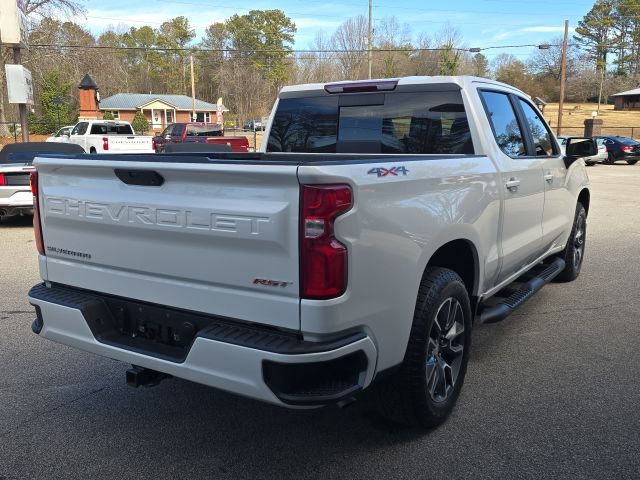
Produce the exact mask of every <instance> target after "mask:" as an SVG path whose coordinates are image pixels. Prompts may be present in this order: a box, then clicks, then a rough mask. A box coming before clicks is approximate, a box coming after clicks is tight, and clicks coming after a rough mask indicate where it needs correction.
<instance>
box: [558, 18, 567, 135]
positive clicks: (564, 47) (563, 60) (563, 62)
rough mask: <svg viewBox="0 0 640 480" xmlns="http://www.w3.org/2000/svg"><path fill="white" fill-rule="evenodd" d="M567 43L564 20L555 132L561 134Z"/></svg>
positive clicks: (565, 22)
mask: <svg viewBox="0 0 640 480" xmlns="http://www.w3.org/2000/svg"><path fill="white" fill-rule="evenodd" d="M568 43H569V20H565V21H564V42H563V43H562V64H561V67H560V101H559V103H558V127H557V129H556V134H557V135H561V134H562V107H564V87H565V83H566V81H567V47H568Z"/></svg>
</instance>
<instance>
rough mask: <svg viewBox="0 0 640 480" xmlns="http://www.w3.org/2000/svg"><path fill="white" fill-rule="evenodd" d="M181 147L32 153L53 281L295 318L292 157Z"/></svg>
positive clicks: (208, 309)
mask: <svg viewBox="0 0 640 480" xmlns="http://www.w3.org/2000/svg"><path fill="white" fill-rule="evenodd" d="M156 158H158V157H156ZM189 158H190V161H192V162H196V163H180V162H179V159H175V158H174V160H175V161H174V162H172V163H169V162H167V163H164V162H149V163H147V162H130V161H126V162H125V161H114V160H107V159H100V160H80V159H74V160H61V159H54V158H48V159H37V160H36V162H35V164H36V165H37V168H38V171H39V177H40V179H39V184H40V196H41V200H40V201H41V202H42V203H41V205H43V207H42V208H41V210H42V211H43V212H44V213H43V215H42V222H43V236H44V245H45V250H46V252H47V256H46V262H47V273H48V279H49V281H52V282H58V283H61V284H65V285H71V286H75V287H79V288H83V289H87V290H93V291H98V292H104V293H108V294H112V295H118V296H121V297H126V298H132V299H137V300H142V301H148V302H152V303H156V304H160V305H168V306H172V307H177V308H181V309H186V310H191V311H196V312H203V313H207V314H215V315H219V316H223V317H228V318H233V319H238V320H246V321H251V322H258V323H264V324H268V325H272V326H276V327H283V328H288V329H298V328H299V297H298V294H299V289H298V275H299V274H298V203H299V200H298V198H299V187H298V180H297V176H296V172H297V167H296V166H295V165H273V164H261V165H247V164H238V163H237V162H235V163H234V164H215V163H212V162H211V161H210V160H209V159H204V158H202V159H200V163H197V162H198V159H197V158H194V157H189ZM150 172H153V173H150ZM119 176H120V178H119ZM121 178H124V180H126V181H123V180H122V179H121ZM153 178H155V179H156V180H158V179H159V178H161V179H162V182H161V183H162V184H161V185H158V183H160V182H159V181H155V182H150V183H155V185H137V184H136V183H143V184H144V183H145V180H152V179H153Z"/></svg>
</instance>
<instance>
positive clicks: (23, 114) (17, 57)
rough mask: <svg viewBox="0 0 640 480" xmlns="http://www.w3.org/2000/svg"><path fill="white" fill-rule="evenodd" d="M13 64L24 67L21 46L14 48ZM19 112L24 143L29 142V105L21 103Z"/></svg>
mask: <svg viewBox="0 0 640 480" xmlns="http://www.w3.org/2000/svg"><path fill="white" fill-rule="evenodd" d="M13 63H15V64H16V65H22V56H21V54H20V46H15V47H13ZM18 112H19V113H20V130H22V141H23V142H28V141H29V126H28V125H27V104H26V103H19V104H18Z"/></svg>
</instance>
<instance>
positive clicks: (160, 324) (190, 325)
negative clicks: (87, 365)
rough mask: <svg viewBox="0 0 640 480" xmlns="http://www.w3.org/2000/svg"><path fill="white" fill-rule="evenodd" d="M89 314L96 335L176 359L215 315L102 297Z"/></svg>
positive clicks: (182, 356)
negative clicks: (204, 314) (209, 315)
mask: <svg viewBox="0 0 640 480" xmlns="http://www.w3.org/2000/svg"><path fill="white" fill-rule="evenodd" d="M92 310H93V312H91V314H89V315H86V316H85V318H86V319H87V323H88V325H89V328H90V329H91V331H92V333H93V334H94V336H95V337H96V339H97V340H98V341H99V342H101V343H105V344H108V345H113V346H115V347H120V348H125V349H127V350H133V351H136V352H139V353H143V354H146V355H151V356H155V357H159V358H163V359H166V360H170V361H173V362H181V361H184V359H185V358H186V356H187V353H188V352H189V349H190V348H191V345H192V343H193V341H194V339H195V337H196V336H197V334H198V332H199V331H201V330H202V329H205V328H207V327H208V326H209V325H211V323H212V322H213V319H210V318H207V317H204V316H200V315H196V314H193V313H189V312H184V311H179V310H174V309H170V308H166V307H158V306H154V305H150V304H144V303H139V302H133V301H128V300H122V299H118V298H102V299H100V300H96V305H95V306H94V307H93V308H92Z"/></svg>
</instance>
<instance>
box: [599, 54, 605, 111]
mask: <svg viewBox="0 0 640 480" xmlns="http://www.w3.org/2000/svg"><path fill="white" fill-rule="evenodd" d="M606 68H607V62H606V61H604V62H602V65H600V91H599V92H598V109H597V111H598V112H599V111H600V104H601V103H602V84H603V83H604V71H605V69H606Z"/></svg>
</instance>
